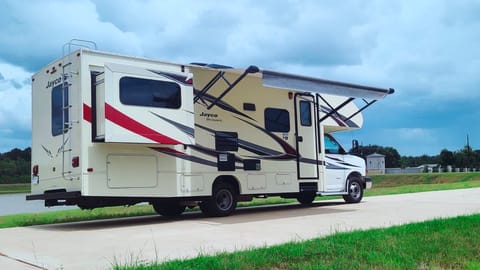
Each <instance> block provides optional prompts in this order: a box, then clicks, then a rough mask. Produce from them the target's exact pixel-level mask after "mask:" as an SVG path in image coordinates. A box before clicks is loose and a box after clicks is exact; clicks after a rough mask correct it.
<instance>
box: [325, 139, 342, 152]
mask: <svg viewBox="0 0 480 270" xmlns="http://www.w3.org/2000/svg"><path fill="white" fill-rule="evenodd" d="M325 153H327V154H340V145H339V144H338V143H337V142H336V141H335V140H333V139H332V138H330V137H329V136H325Z"/></svg>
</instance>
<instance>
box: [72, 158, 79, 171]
mask: <svg viewBox="0 0 480 270" xmlns="http://www.w3.org/2000/svg"><path fill="white" fill-rule="evenodd" d="M78 166H80V157H73V158H72V167H73V168H77V167H78Z"/></svg>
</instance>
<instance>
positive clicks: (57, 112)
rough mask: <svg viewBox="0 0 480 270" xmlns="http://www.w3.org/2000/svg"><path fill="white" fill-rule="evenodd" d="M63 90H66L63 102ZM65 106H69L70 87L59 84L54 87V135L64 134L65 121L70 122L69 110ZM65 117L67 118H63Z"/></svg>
mask: <svg viewBox="0 0 480 270" xmlns="http://www.w3.org/2000/svg"><path fill="white" fill-rule="evenodd" d="M62 90H63V92H64V94H63V98H64V102H62ZM63 106H68V87H65V88H62V85H57V86H55V87H53V89H52V135H53V136H57V135H60V134H62V132H63V128H64V123H68V110H63ZM63 118H65V119H63Z"/></svg>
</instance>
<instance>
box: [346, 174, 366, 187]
mask: <svg viewBox="0 0 480 270" xmlns="http://www.w3.org/2000/svg"><path fill="white" fill-rule="evenodd" d="M351 177H357V178H358V180H360V183H361V184H362V187H363V189H366V188H367V183H365V180H364V179H363V176H362V174H361V173H359V172H352V173H350V174H349V175H348V177H347V181H346V182H345V190H348V185H349V181H348V179H350V178H351Z"/></svg>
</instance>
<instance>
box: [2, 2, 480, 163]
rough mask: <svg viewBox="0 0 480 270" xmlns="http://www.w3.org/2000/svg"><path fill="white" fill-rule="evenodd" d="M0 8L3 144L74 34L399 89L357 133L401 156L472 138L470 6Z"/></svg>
mask: <svg viewBox="0 0 480 270" xmlns="http://www.w3.org/2000/svg"><path fill="white" fill-rule="evenodd" d="M0 9H1V10H4V11H7V10H8V12H4V14H2V16H1V17H0V24H1V25H2V27H1V28H0V36H1V37H2V38H0V63H2V64H1V65H4V66H3V67H1V66H0V95H2V99H3V100H2V101H0V102H2V104H1V105H2V107H0V111H1V115H0V124H1V126H0V129H2V130H3V133H0V135H1V136H2V138H3V137H4V136H7V135H8V134H9V133H8V132H7V130H11V131H12V132H14V131H16V130H22V132H23V131H25V130H29V128H28V125H27V124H28V121H29V119H27V118H23V119H20V118H19V117H20V116H18V115H14V114H13V113H12V110H14V109H16V110H17V111H18V110H19V109H20V110H22V111H28V112H29V110H30V109H29V107H30V106H29V105H28V104H27V103H25V102H22V100H26V99H29V97H28V95H27V92H28V89H29V83H30V82H29V80H30V74H31V73H33V72H36V71H37V70H38V69H40V68H41V67H42V66H45V65H47V64H48V63H50V62H51V61H53V60H54V59H56V58H58V57H60V56H61V55H62V54H63V53H64V52H63V50H62V45H63V44H64V43H65V42H67V41H69V40H70V39H72V38H80V39H86V40H92V41H95V42H96V43H97V45H98V48H99V49H100V50H104V51H109V52H115V53H122V54H127V55H133V56H145V57H149V58H155V59H159V60H167V61H173V62H181V63H189V62H207V63H219V64H226V65H232V66H237V67H246V66H248V65H251V64H254V65H258V66H259V67H261V68H267V69H274V70H278V71H284V72H289V73H297V74H303V75H308V76H315V77H320V78H325V79H332V80H339V81H345V82H352V83H357V84H364V85H372V86H378V87H384V88H388V87H392V88H395V89H396V93H395V94H394V95H392V96H389V97H387V98H386V99H385V100H382V101H380V102H378V103H377V104H375V105H374V106H372V107H371V108H369V109H368V110H366V111H365V113H364V118H365V127H364V129H363V130H361V131H358V132H364V133H353V134H360V135H361V136H362V137H364V138H365V140H366V141H367V140H368V142H369V143H370V142H371V143H372V144H381V143H389V142H394V143H396V145H397V146H398V147H402V149H399V151H400V152H402V150H403V149H405V150H404V151H403V152H404V153H417V152H419V151H425V152H428V153H433V152H436V151H437V150H436V149H441V148H443V147H444V146H449V147H450V146H453V147H455V145H456V143H452V142H451V141H462V142H463V140H459V139H458V138H462V137H463V136H464V135H462V134H461V133H466V132H469V133H471V134H472V136H471V138H472V140H474V138H475V136H474V135H473V134H478V136H479V137H480V127H477V125H476V124H475V123H476V121H477V119H478V117H480V112H478V109H477V108H476V107H477V105H476V103H475V100H477V99H478V98H480V91H479V90H480V89H479V86H480V76H479V73H478V67H479V66H480V50H478V46H479V45H478V44H480V31H478V29H480V16H478V14H479V13H480V2H478V1H468V0H465V1H448V0H438V1H433V0H432V1H428V0H427V1H417V2H412V1H400V2H387V1H375V0H374V1H368V2H366V1H358V0H347V1H340V2H339V1H314V0H300V1H280V2H279V1H273V0H269V1H253V0H247V1H228V2H226V1H224V2H219V1H213V0H207V1H188V0H180V1H173V0H167V1H153V0H142V1H122V2H121V3H118V1H114V0H75V1H61V0H44V1H13V0H5V1H1V2H0ZM5 65H6V66H5ZM4 100H5V101H4ZM6 102H8V104H7V103H6ZM13 104H15V106H14V105H13ZM17 106H18V107H17ZM5 119H16V120H15V121H16V122H18V125H17V124H15V125H14V124H11V123H10V124H6V123H9V122H8V121H7V120H5ZM411 129H413V130H417V129H418V131H416V132H420V130H423V131H424V132H425V133H424V135H421V134H420V133H415V132H406V131H407V130H411ZM402 132H406V133H407V134H404V133H402ZM362 134H364V135H362ZM402 134H403V135H405V136H406V135H408V134H410V135H412V136H413V135H414V134H416V135H417V140H407V139H406V138H405V137H401V136H403V135H402ZM381 135H382V136H383V137H382V136H381ZM389 136H390V137H389ZM3 141H5V140H3ZM429 142H435V145H434V144H430V143H429ZM415 145H418V146H419V147H415ZM453 150H455V149H453Z"/></svg>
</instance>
